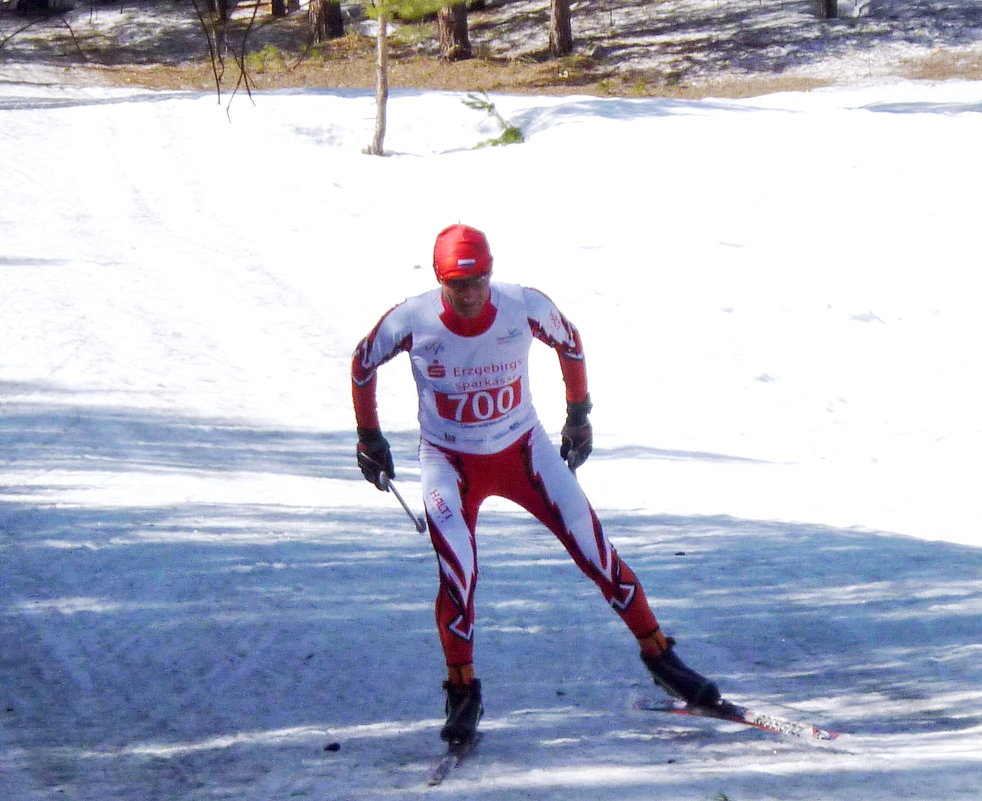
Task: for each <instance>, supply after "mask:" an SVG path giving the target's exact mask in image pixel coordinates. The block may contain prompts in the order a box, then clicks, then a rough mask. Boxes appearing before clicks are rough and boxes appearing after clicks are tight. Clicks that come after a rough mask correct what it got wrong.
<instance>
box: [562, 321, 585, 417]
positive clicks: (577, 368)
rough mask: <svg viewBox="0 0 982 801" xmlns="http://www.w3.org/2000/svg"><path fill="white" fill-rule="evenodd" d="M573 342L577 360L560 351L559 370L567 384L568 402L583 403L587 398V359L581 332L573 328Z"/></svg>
mask: <svg viewBox="0 0 982 801" xmlns="http://www.w3.org/2000/svg"><path fill="white" fill-rule="evenodd" d="M573 340H574V341H575V342H576V351H575V352H576V353H577V354H578V355H577V356H576V357H575V358H573V357H570V356H569V355H567V354H566V353H564V352H562V351H559V369H560V370H561V371H562V373H563V382H564V383H565V384H566V402H567V403H582V402H583V401H585V400H586V396H587V383H586V359H584V358H583V343H582V342H580V332H579V331H577V330H576V329H575V328H573Z"/></svg>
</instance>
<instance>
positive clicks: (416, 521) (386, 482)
mask: <svg viewBox="0 0 982 801" xmlns="http://www.w3.org/2000/svg"><path fill="white" fill-rule="evenodd" d="M379 478H380V479H381V480H382V485H383V486H384V487H385V490H386V492H388V491H389V490H392V493H393V495H395V496H396V500H398V501H399V503H400V505H401V506H402V508H403V509H405V510H406V514H407V515H409V519H410V520H412V521H413V525H415V526H416V530H417V531H418V532H419V533H420V534H422V533H424V532H425V531H426V521H425V520H423V518H422V517H416V515H415V514H413V511H412V509H410V508H409V506H408V505H407V504H406V502H405V501H404V500H403V499H402V495H400V494H399V490H397V489H396V485H395V484H393V483H392V479H391V478H390V477H389V474H388V473H386V472H385V471H384V470H383V471H382V472H381V473H379Z"/></svg>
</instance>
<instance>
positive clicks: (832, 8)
mask: <svg viewBox="0 0 982 801" xmlns="http://www.w3.org/2000/svg"><path fill="white" fill-rule="evenodd" d="M818 9H819V14H820V15H821V16H823V17H824V18H825V19H835V18H836V17H838V16H839V3H838V0H818Z"/></svg>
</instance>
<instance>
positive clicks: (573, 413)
mask: <svg viewBox="0 0 982 801" xmlns="http://www.w3.org/2000/svg"><path fill="white" fill-rule="evenodd" d="M591 409H593V404H592V403H590V396H589V395H587V396H586V399H585V400H583V401H582V402H580V403H567V404H566V425H564V426H563V442H562V445H561V446H560V448H559V455H560V456H562V457H563V459H565V460H566V464H568V465H569V469H570V470H574V471H575V470H576V468H577V467H579V466H580V465H581V464H583V463H584V462H585V461H586V459H587V457H588V456H589V455H590V453H591V452H592V451H593V426H591V425H590V421H589V420H588V419H587V415H588V414H590V410H591Z"/></svg>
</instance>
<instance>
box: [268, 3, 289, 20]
mask: <svg viewBox="0 0 982 801" xmlns="http://www.w3.org/2000/svg"><path fill="white" fill-rule="evenodd" d="M270 12H271V13H272V15H273V16H274V17H285V16H286V0H273V3H272V8H271V9H270Z"/></svg>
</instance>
